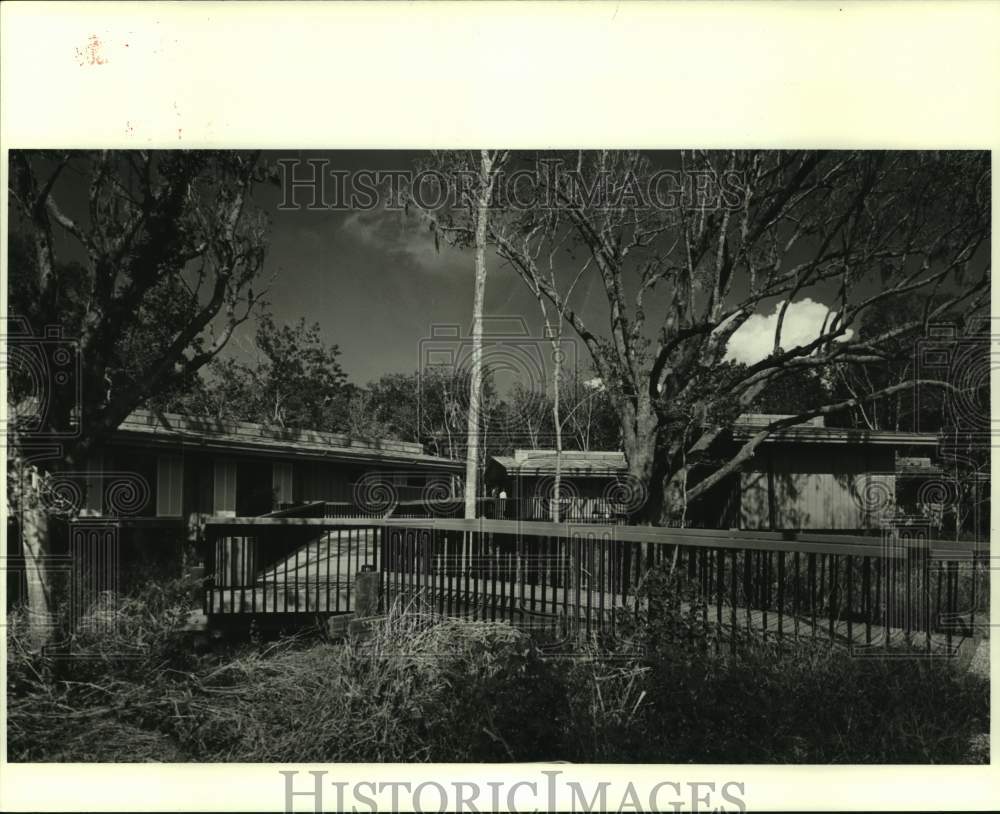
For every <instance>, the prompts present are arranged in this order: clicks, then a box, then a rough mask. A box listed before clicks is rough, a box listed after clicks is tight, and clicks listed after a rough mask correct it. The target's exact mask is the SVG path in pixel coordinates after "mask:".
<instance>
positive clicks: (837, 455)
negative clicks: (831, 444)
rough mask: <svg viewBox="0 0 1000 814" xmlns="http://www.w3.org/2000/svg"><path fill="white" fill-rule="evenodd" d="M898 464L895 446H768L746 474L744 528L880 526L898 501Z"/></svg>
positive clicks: (743, 496) (744, 474) (744, 475)
mask: <svg viewBox="0 0 1000 814" xmlns="http://www.w3.org/2000/svg"><path fill="white" fill-rule="evenodd" d="M892 466H893V462H892V452H891V450H889V451H884V450H872V449H871V448H868V449H851V448H849V447H848V448H844V447H840V448H838V449H836V450H829V451H828V450H819V449H802V448H792V447H777V446H776V447H774V448H769V449H766V450H763V451H762V452H761V453H759V454H758V455H756V456H755V457H754V463H753V467H752V469H751V471H748V472H744V473H742V475H741V490H742V497H741V527H742V528H744V529H767V528H775V529H870V528H878V527H879V526H880V525H881V523H882V521H883V519H884V518H885V517H886V515H887V514H889V513H891V512H892V509H893V506H894V503H895V485H896V477H895V475H894V474H891V470H892Z"/></svg>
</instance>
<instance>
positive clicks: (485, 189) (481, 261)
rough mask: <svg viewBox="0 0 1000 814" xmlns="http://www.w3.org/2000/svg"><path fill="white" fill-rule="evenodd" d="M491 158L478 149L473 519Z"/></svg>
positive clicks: (469, 512) (468, 479) (470, 468)
mask: <svg viewBox="0 0 1000 814" xmlns="http://www.w3.org/2000/svg"><path fill="white" fill-rule="evenodd" d="M492 164H493V162H492V159H491V158H490V155H489V153H488V152H487V151H486V150H481V151H480V173H481V175H480V189H479V200H478V202H477V208H476V289H475V296H474V299H473V305H472V369H471V371H470V376H469V379H470V381H469V416H468V423H467V434H468V444H467V447H466V453H465V517H466V519H467V520H471V519H475V516H476V497H477V494H478V488H479V476H478V472H479V412H480V405H481V402H482V391H483V369H482V368H483V300H484V299H485V297H486V219H487V218H488V217H489V203H490V197H491V195H492V192H493V172H492Z"/></svg>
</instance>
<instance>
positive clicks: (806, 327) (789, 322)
mask: <svg viewBox="0 0 1000 814" xmlns="http://www.w3.org/2000/svg"><path fill="white" fill-rule="evenodd" d="M780 310H781V303H780V302H779V303H776V304H775V306H774V311H773V313H770V314H753V315H752V316H751V317H750V318H749V319H748V320H747V321H746V322H744V323H743V324H742V325H741V326H740V327H739V329H738V330H737V331H736V333H734V334H733V335H732V336H731V337H730V339H729V345H728V346H727V348H726V356H725V358H726V359H727V360H730V361H736V362H745V363H746V364H753V363H754V362H759V361H760V360H761V359H763V358H764V357H766V356H768V355H770V353H771V351H772V350H773V349H774V330H775V328H776V327H777V325H778V313H779V311H780ZM829 313H830V309H829V306H826V305H824V304H823V303H821V302H816V301H815V300H813V299H810V298H809V297H806V298H805V299H802V300H798V301H797V302H793V303H792V304H791V305H789V306H788V310H787V311H786V312H785V321H784V322H783V323H782V325H781V346H782V347H783V348H785V349H786V350H787V349H789V348H794V347H798V346H799V345H804V344H806V343H807V342H811V341H813V340H814V339H816V337H817V336H819V332H820V331H821V330H822V328H823V320H825V319H827V316H828V314H829ZM853 334H854V331H853V330H851V329H850V328H848V329H847V331H846V332H845V334H844V336H843V337H840V338H839V339H838V341H840V342H843V341H845V340H847V339H850V338H851V336H852V335H853Z"/></svg>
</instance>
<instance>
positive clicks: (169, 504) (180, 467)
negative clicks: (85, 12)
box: [156, 455, 184, 517]
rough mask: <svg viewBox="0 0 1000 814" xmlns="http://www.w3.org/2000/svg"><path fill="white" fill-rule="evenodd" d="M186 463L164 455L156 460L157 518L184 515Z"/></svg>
mask: <svg viewBox="0 0 1000 814" xmlns="http://www.w3.org/2000/svg"><path fill="white" fill-rule="evenodd" d="M183 497H184V461H183V459H181V458H174V457H167V456H164V455H161V456H159V457H158V458H157V459H156V516H157V517H180V516H181V514H183V508H182V507H183Z"/></svg>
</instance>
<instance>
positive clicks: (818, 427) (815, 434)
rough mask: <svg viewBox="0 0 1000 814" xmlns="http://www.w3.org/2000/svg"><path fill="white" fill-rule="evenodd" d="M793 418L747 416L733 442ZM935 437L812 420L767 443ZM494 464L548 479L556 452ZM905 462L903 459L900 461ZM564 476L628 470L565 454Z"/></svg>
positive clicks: (897, 442) (597, 455) (901, 441)
mask: <svg viewBox="0 0 1000 814" xmlns="http://www.w3.org/2000/svg"><path fill="white" fill-rule="evenodd" d="M789 417H791V416H785V415H776V414H763V413H756V414H746V415H742V416H740V417H739V418H738V419H737V420H736V421H735V422H734V423H733V428H732V431H733V438H734V439H735V440H738V441H739V440H745V439H747V438H749V437H750V436H752V435H753V434H754V433H755V432H758V431H759V428H760V427H764V426H767V425H768V424H770V423H771V422H772V421H775V420H777V419H781V418H789ZM938 441H939V439H938V436H937V435H936V434H935V433H921V432H896V431H893V430H880V431H870V430H853V429H842V428H839V427H827V426H825V422H824V420H823V417H822V416H817V417H815V418H812V419H809V421H807V422H805V423H804V424H800V425H797V426H795V427H788V428H787V429H784V430H777V431H775V432H774V433H772V435H771V436H769V437H768V438H767V439H766V440H765V443H773V442H779V443H808V444H876V445H883V446H885V445H889V446H897V447H909V446H935V447H936V446H937V445H938ZM493 460H494V461H495V462H496V464H498V465H499V466H501V467H503V469H504V470H505V471H506V472H507V474H510V475H519V476H521V477H525V476H529V477H535V476H539V477H540V476H549V475H554V474H555V472H556V451H555V450H554V449H517V450H514V455H513V456H506V455H498V456H494V458H493ZM901 460H903V459H901ZM906 460H913V461H916V460H919V461H920V463H919V465H914V466H913V467H910V468H908V470H907V471H912V472H917V471H940V470H939V469H937V468H936V467H935V466H934V465H932V464H931V463H930V459H929V458H920V459H906ZM561 469H562V474H564V475H570V476H574V477H611V476H615V475H618V474H621V473H623V472H626V471H627V470H628V465H627V464H626V462H625V453H623V452H597V451H590V452H580V451H578V450H566V451H563V453H562V467H561Z"/></svg>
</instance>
